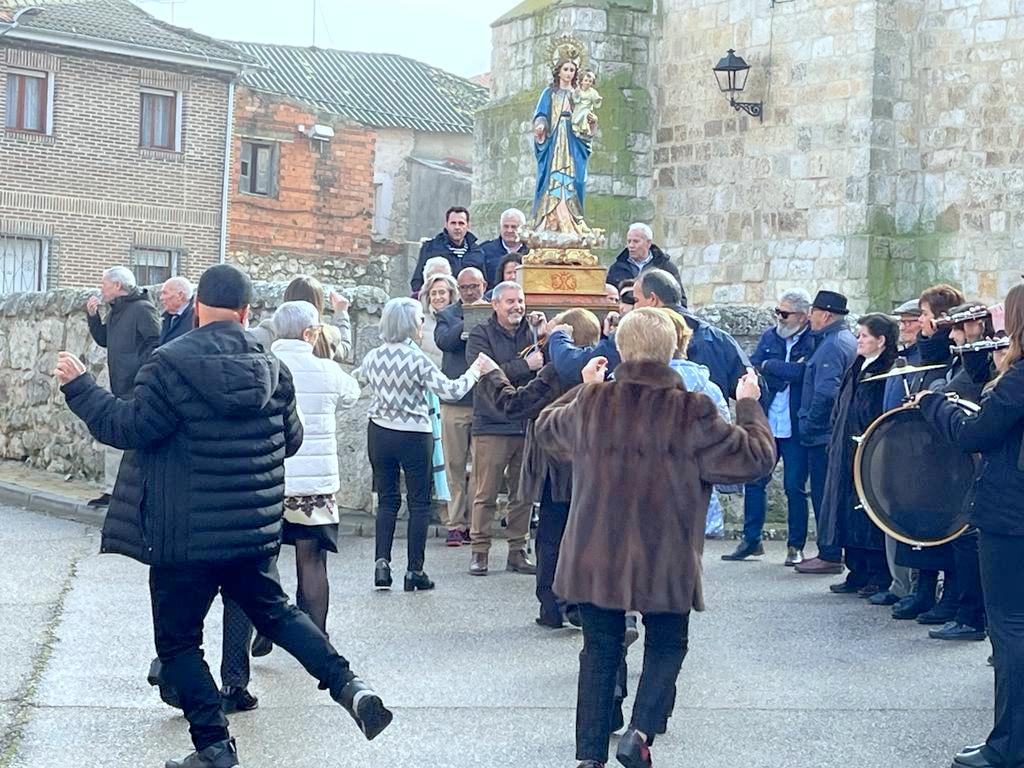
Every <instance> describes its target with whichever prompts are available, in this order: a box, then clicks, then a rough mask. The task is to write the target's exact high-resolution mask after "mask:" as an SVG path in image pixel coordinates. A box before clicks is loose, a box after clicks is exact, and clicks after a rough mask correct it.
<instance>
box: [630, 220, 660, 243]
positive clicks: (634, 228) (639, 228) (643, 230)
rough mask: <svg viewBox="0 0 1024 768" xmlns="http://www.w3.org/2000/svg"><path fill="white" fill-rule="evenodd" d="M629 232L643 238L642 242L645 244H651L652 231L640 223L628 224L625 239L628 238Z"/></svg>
mask: <svg viewBox="0 0 1024 768" xmlns="http://www.w3.org/2000/svg"><path fill="white" fill-rule="evenodd" d="M630 232H639V233H640V234H641V235H643V236H644V240H646V241H647V242H651V241H652V240H653V239H654V231H653V230H652V229H651V228H650V227H649V226H647V225H646V224H644V223H643V222H642V221H636V222H633V223H632V224H630V225H629V229H627V230H626V236H627V237H629V233H630Z"/></svg>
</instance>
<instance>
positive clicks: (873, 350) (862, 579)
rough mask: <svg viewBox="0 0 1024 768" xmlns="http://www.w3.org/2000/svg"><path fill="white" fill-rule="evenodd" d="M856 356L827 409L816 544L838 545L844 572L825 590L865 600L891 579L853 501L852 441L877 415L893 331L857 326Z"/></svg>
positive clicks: (883, 321) (883, 320)
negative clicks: (828, 434) (828, 422)
mask: <svg viewBox="0 0 1024 768" xmlns="http://www.w3.org/2000/svg"><path fill="white" fill-rule="evenodd" d="M857 322H858V325H859V329H858V331H859V332H858V334H857V357H856V358H855V359H854V361H853V365H851V366H850V368H849V370H847V372H846V375H845V376H844V377H843V382H842V384H841V385H840V388H839V396H838V397H837V398H836V404H835V407H834V408H833V410H832V425H833V426H832V436H831V438H830V440H829V446H828V457H829V458H828V474H827V475H826V478H825V493H824V496H823V498H822V505H821V507H822V508H821V525H820V527H819V529H818V545H819V547H820V546H821V545H822V543H823V542H824V544H825V545H826V546H836V547H838V546H841V547H842V548H843V550H844V553H845V560H846V567H847V569H849V573H848V574H847V576H846V580H845V581H842V582H839V583H838V584H833V585H832V586H830V587H829V589H830V590H831V591H832V592H834V593H836V594H856V595H857V596H858V597H863V598H868V597H871V596H872V595H874V594H876V593H878V592H883V591H885V590H887V589H889V586H890V584H891V582H892V576H891V575H890V573H889V566H888V563H887V562H886V559H885V537H884V535H883V533H882V530H881V528H879V527H878V526H876V525H875V524H874V523H873V522H872V521H871V519H870V518H869V517H868V516H867V514H866V513H865V512H864V510H863V508H862V507H861V506H860V505H859V504H858V502H857V492H856V490H855V489H854V484H853V460H854V450H855V448H856V443H855V442H854V438H855V437H857V436H859V435H863V434H864V432H865V431H866V430H867V428H868V427H869V426H870V425H871V423H872V422H873V421H874V420H875V419H877V418H878V417H879V416H881V415H882V410H883V409H882V402H883V397H884V394H885V380H884V379H877V378H876V379H874V380H870V379H872V377H874V376H877V375H878V374H882V373H886V372H887V371H888V370H889V369H890V368H892V364H893V362H894V361H895V360H896V343H897V339H898V338H899V330H898V326H897V325H896V323H895V322H893V320H892V319H890V318H889V317H887V316H886V315H881V314H870V315H864V316H863V317H861V318H860V319H859V320H858V321H857Z"/></svg>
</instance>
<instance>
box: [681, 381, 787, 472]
mask: <svg viewBox="0 0 1024 768" xmlns="http://www.w3.org/2000/svg"><path fill="white" fill-rule="evenodd" d="M696 407H697V408H699V409H700V410H699V412H698V413H699V416H698V420H697V424H696V425H695V427H694V434H695V435H698V436H699V437H698V439H699V440H700V444H699V445H698V452H697V463H698V464H699V466H700V476H701V478H702V479H703V480H704V482H706V483H717V484H727V483H749V482H753V481H754V480H756V479H758V478H759V477H764V476H765V475H767V474H769V473H770V472H771V471H772V468H773V467H774V466H775V438H774V437H773V436H772V430H771V427H769V426H768V420H767V419H766V418H765V415H764V411H762V410H761V406H760V405H758V403H757V401H756V400H752V399H750V398H743V399H740V400H737V401H736V424H729V423H728V422H726V421H725V420H724V419H723V418H722V417H721V416H720V415H719V414H718V411H717V410H716V409H715V407H714V404H713V403H711V401H710V399H704V400H703V402H701V403H699V404H697V405H696Z"/></svg>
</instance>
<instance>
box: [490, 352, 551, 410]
mask: <svg viewBox="0 0 1024 768" xmlns="http://www.w3.org/2000/svg"><path fill="white" fill-rule="evenodd" d="M481 392H482V393H483V396H484V397H487V398H490V399H491V400H492V401H493V402H494V404H495V405H496V406H497V407H498V410H499V411H502V412H503V413H504V414H505V418H506V419H508V420H509V421H520V420H522V419H535V418H537V416H538V415H540V412H541V411H543V410H544V408H546V407H547V406H548V405H550V404H551V403H553V402H554V401H555V400H556V399H557V398H558V396H559V395H560V394H561V392H562V388H561V386H560V385H559V380H558V371H556V370H555V367H554V366H553V365H552V364H550V363H548V364H547V365H545V366H544V367H543V368H541V369H540V371H538V372H537V376H536V378H534V379H532V380H531V381H530V382H529V383H527V384H526V385H525V386H522V387H518V388H517V387H514V386H513V385H512V383H511V382H510V381H509V380H508V379H507V378H506V376H505V374H504V373H502V372H501V371H500V370H497V371H491V372H490V373H488V374H487V375H486V376H484V377H483V378H482V379H480V383H479V384H477V396H478V397H479V396H480V394H481Z"/></svg>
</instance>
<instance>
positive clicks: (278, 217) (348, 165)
mask: <svg viewBox="0 0 1024 768" xmlns="http://www.w3.org/2000/svg"><path fill="white" fill-rule="evenodd" d="M314 123H323V124H328V125H331V126H332V127H333V128H334V131H335V134H334V138H333V139H331V141H329V142H326V143H323V151H322V152H321V151H319V149H318V146H319V145H320V144H321V142H314V141H310V139H308V138H306V137H305V136H303V135H301V134H300V133H299V132H298V130H297V127H298V126H299V125H305V126H306V127H307V128H309V127H311V126H312V125H313V124H314ZM243 139H253V140H259V141H266V140H274V141H276V142H277V145H278V148H279V153H280V154H279V163H278V178H277V195H276V198H275V197H268V196H260V195H251V194H246V193H243V192H240V191H239V189H238V178H239V170H240V163H239V153H240V151H241V145H242V140H243ZM375 141H376V134H375V132H374V130H373V129H371V128H366V127H363V126H360V125H355V124H351V123H346V122H342V121H336V120H332V119H330V118H329V117H327V116H325V115H323V114H317V113H315V112H312V111H309V109H308V107H305V106H303V105H301V104H297V103H295V102H293V101H291V100H289V99H287V98H284V97H278V96H274V95H271V94H265V93H259V92H256V91H251V90H249V89H247V88H244V87H243V88H239V89H238V91H237V93H236V99H235V142H234V157H233V162H232V169H233V170H232V178H231V187H230V189H231V208H230V214H229V216H228V220H229V247H228V251H229V252H230V253H231V254H232V255H234V256H236V257H237V255H243V254H244V256H245V257H247V258H246V260H247V261H248V262H253V261H255V262H257V263H259V261H260V260H261V257H268V259H269V258H270V257H272V256H282V255H287V256H288V257H290V258H295V259H298V260H299V261H302V262H306V263H308V262H311V261H312V262H317V261H324V260H332V261H333V260H339V259H340V260H344V261H347V262H351V263H365V262H366V261H367V260H368V259H369V256H370V234H371V229H372V226H373V204H374V186H373V160H374V144H375Z"/></svg>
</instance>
